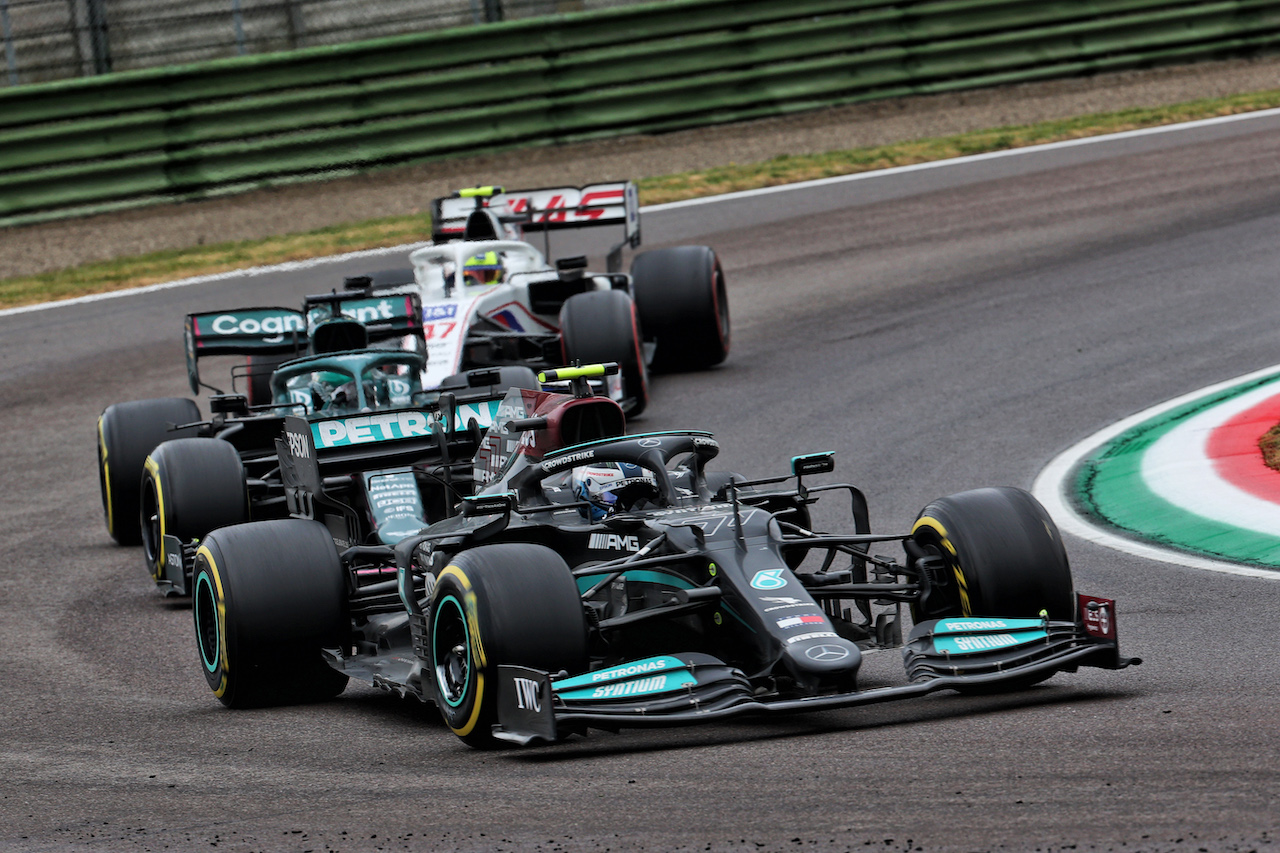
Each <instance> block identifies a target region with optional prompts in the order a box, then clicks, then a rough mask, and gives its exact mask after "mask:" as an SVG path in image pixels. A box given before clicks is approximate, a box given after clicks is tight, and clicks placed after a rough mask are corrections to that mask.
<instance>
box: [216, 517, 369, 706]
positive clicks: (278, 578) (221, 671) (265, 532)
mask: <svg viewBox="0 0 1280 853" xmlns="http://www.w3.org/2000/svg"><path fill="white" fill-rule="evenodd" d="M192 587H193V592H192V608H191V609H192V611H193V613H194V615H195V630H196V644H197V646H198V647H199V650H200V663H201V668H202V669H203V670H204V676H205V680H206V681H207V682H208V683H209V687H210V688H211V689H212V690H213V694H214V695H215V696H217V697H218V701H220V702H221V703H222V704H224V705H226V706H227V707H229V708H255V707H261V706H264V705H294V704H300V703H303V702H314V701H319V700H322V699H330V698H332V697H334V696H337V695H338V694H339V693H341V692H342V691H343V689H344V688H345V687H346V686H347V676H346V675H345V674H344V673H341V672H338V671H337V670H334V669H333V668H331V667H330V666H329V665H328V664H326V663H325V661H324V657H323V655H322V654H321V650H322V649H337V648H342V647H344V646H345V645H346V643H347V638H348V634H349V626H350V619H349V617H348V616H347V597H346V582H345V577H344V575H343V568H342V563H341V561H340V560H339V559H338V549H337V548H336V547H335V546H334V544H333V538H332V536H330V534H329V531H328V530H327V529H326V528H325V526H324V525H323V524H320V523H319V522H316V521H306V520H303V519H296V518H288V519H279V520H275V521H259V522H254V523H250V524H240V525H236V526H235V527H224V528H222V529H220V530H215V531H213V532H212V533H210V534H209V535H208V536H207V537H206V538H205V540H204V542H203V543H202V544H201V545H200V550H199V551H198V552H197V553H196V563H195V571H194V575H193V579H192Z"/></svg>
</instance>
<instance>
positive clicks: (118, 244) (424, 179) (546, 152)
mask: <svg viewBox="0 0 1280 853" xmlns="http://www.w3.org/2000/svg"><path fill="white" fill-rule="evenodd" d="M1277 88H1280V57H1276V56H1271V57H1264V58H1260V59H1253V60H1232V61H1226V62H1211V63H1201V64H1197V65H1189V66H1174V67H1168V68H1160V69H1153V70H1146V71H1134V72H1124V73H1116V74H1103V75H1097V76H1092V77H1085V78H1080V79H1071V80H1061V81H1053V82H1047V83H1034V84H1025V85H1017V86H1004V87H999V88H993V89H981V90H974V91H968V92H960V93H952V94H946V95H935V96H921V97H910V98H898V99H893V100H885V101H877V102H872V103H868V104H862V105H857V106H850V107H841V108H834V109H829V110H823V111H819V112H814V113H806V114H801V115H797V116H789V117H786V118H778V119H766V120H760V121H752V122H744V123H740V124H730V125H719V126H714V127H708V128H703V129H699V130H690V131H681V132H676V133H669V134H662V135H655V136H630V137H624V138H619V139H612V140H605V141H597V142H590V143H582V144H574V145H560V146H549V147H541V148H533V149H525V150H520V151H511V152H506V153H502V154H496V155H491V156H480V157H468V158H459V159H452V160H447V161H440V162H434V163H427V164H421V165H416V166H403V167H397V168H391V169H384V170H380V171H377V172H373V173H370V174H366V175H361V176H356V177H348V178H341V179H338V180H332V181H323V182H322V181H315V182H309V183H300V184H293V185H289V186H285V187H280V188H273V189H262V190H255V191H251V192H247V193H244V194H240V195H235V196H228V197H222V198H216V199H210V200H204V201H198V202H186V203H182V204H172V205H158V206H152V207H146V208H141V209H134V210H129V211H125V212H118V213H111V214H104V215H99V216H92V217H84V218H80V219H73V220H66V221H60V222H52V223H45V224H40V225H33V226H26V227H15V228H7V229H4V228H0V279H2V278H9V277H14V276H19V275H29V274H33V273H38V272H44V271H48V270H55V269H62V268H66V267H72V266H76V265H78V264H81V263H85V262H88V261H94V260H103V259H108V258H113V257H125V256H129V255H137V254H143V253H147V252H152V251H157V250H161V249H176V248H184V247H189V246H196V245H203V244H212V243H222V242H226V241H234V240H245V239H255V238H261V237H269V236H274V235H278V234H282V233H294V232H302V231H309V230H313V229H317V228H323V227H327V226H332V225H339V224H342V223H346V222H360V221H364V220H368V219H375V218H378V217H383V216H395V215H403V214H410V213H415V212H419V211H422V210H423V209H424V208H425V207H426V205H427V204H428V202H429V200H430V199H431V198H433V197H436V196H439V195H444V194H447V193H448V192H451V191H453V190H454V189H457V188H458V187H462V186H472V185H476V184H490V183H493V184H502V185H504V186H507V187H511V188H527V187H538V186H562V185H581V184H586V183H591V182H596V181H612V180H622V179H633V180H634V179H639V178H644V177H651V176H659V175H669V174H674V173H679V172H685V171H692V170H697V169H704V168H709V167H713V166H721V165H726V164H729V163H739V164H742V163H753V162H759V161H763V160H768V159H771V158H773V157H777V156H779V155H784V154H790V155H798V154H813V153H821V152H826V151H838V150H843V149H849V148H858V147H863V146H871V145H881V144H886V143H892V142H901V141H907V140H912V139H923V138H928V137H936V136H946V135H951V134H957V133H963V132H966V131H973V130H984V129H988V128H995V127H1002V126H1009V125H1021V124H1030V123H1034V122H1039V121H1046V120H1053V119H1062V118H1069V117H1073V116H1080V115H1088V114H1092V113H1102V112H1111V111H1115V110H1122V109H1127V108H1131V107H1156V106H1164V105H1170V104H1177V103H1182V102H1185V101H1192V100H1197V99H1200V98H1216V97H1224V96H1228V95H1234V94H1240V93H1246V92H1257V91H1264V90H1269V89H1277ZM643 202H644V199H643V197H642V198H641V203H643Z"/></svg>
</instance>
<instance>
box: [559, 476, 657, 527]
mask: <svg viewBox="0 0 1280 853" xmlns="http://www.w3.org/2000/svg"><path fill="white" fill-rule="evenodd" d="M569 485H570V488H571V489H572V491H573V496H574V497H575V498H577V499H578V500H580V501H586V506H581V507H579V508H578V511H579V512H580V513H582V516H583V517H584V518H586V519H588V520H590V521H600V520H601V519H603V518H608V517H609V516H610V515H613V514H614V513H615V512H626V511H628V510H631V509H635V508H636V507H637V505H638V504H639V503H640V502H641V501H643V500H653V499H654V498H656V497H657V496H658V481H657V480H656V479H655V478H654V476H653V474H652V473H651V472H649V471H647V470H645V469H644V468H642V467H641V466H639V465H634V464H632V463H630V462H598V463H596V464H595V465H580V466H579V467H577V468H574V469H573V474H572V476H571V477H570V481H569Z"/></svg>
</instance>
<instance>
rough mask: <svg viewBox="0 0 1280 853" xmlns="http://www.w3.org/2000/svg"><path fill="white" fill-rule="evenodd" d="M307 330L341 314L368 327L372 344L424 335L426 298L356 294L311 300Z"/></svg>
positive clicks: (414, 294) (333, 294) (416, 295)
mask: <svg viewBox="0 0 1280 853" xmlns="http://www.w3.org/2000/svg"><path fill="white" fill-rule="evenodd" d="M305 306H306V309H307V314H306V318H307V329H308V330H312V329H315V327H316V325H317V324H319V323H321V322H323V321H325V320H329V319H332V318H333V317H334V316H335V315H337V314H339V313H340V314H341V315H342V316H344V317H350V318H351V319H353V320H355V321H357V322H358V323H360V324H362V325H363V326H364V327H365V330H366V332H367V334H368V336H369V342H370V343H374V342H376V341H385V340H388V339H391V338H403V337H405V336H406V335H415V334H421V333H422V298H421V297H420V296H419V295H418V294H417V293H395V294H388V295H386V296H368V295H366V294H365V293H364V292H362V291H359V290H356V291H350V292H347V293H343V292H341V291H338V292H335V293H325V294H320V295H316V296H308V297H307V298H306V300H305Z"/></svg>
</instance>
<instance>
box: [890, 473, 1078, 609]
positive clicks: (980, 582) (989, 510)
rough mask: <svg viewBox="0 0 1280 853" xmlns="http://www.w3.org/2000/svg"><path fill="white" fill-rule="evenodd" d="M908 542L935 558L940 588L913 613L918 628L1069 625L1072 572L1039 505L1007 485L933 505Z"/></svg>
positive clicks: (1072, 605)
mask: <svg viewBox="0 0 1280 853" xmlns="http://www.w3.org/2000/svg"><path fill="white" fill-rule="evenodd" d="M912 537H913V538H914V539H915V541H916V542H917V543H918V544H919V545H921V546H923V547H924V548H925V550H926V551H930V552H932V553H934V554H936V555H938V556H940V557H941V558H942V561H943V564H944V567H943V571H942V575H943V580H944V582H943V583H941V584H937V585H936V586H933V587H931V588H930V589H929V590H928V591H927V594H926V596H925V599H924V602H925V603H924V604H923V605H918V606H917V607H916V608H915V609H914V610H913V614H912V615H913V617H914V618H915V620H916V621H917V622H920V621H924V620H926V619H939V618H942V617H946V616H994V617H1007V618H1016V617H1032V618H1034V617H1037V616H1039V615H1040V614H1041V612H1042V611H1043V612H1044V613H1047V614H1048V616H1049V618H1050V619H1055V620H1064V621H1071V620H1073V619H1074V618H1075V594H1074V591H1073V586H1074V585H1073V583H1072V580H1071V567H1070V565H1069V564H1068V563H1067V552H1066V549H1065V548H1064V547H1063V545H1062V536H1061V534H1060V533H1059V532H1058V527H1057V525H1055V524H1054V522H1053V519H1052V518H1051V517H1050V516H1049V513H1048V512H1047V511H1046V510H1045V508H1044V507H1043V506H1041V505H1040V502H1039V501H1037V500H1036V499H1035V498H1034V497H1032V495H1031V494H1029V493H1028V492H1025V491H1023V490H1022V489H1015V488H1011V487H1008V486H1005V487H999V488H987V489H974V490H972V491H968V492H960V493H959V494H955V495H951V496H949V497H945V498H939V499H938V500H936V501H934V502H933V503H931V504H929V505H928V506H926V507H925V508H924V509H923V510H921V512H920V515H919V517H918V518H917V519H916V523H915V526H914V527H913V528H912Z"/></svg>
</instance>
